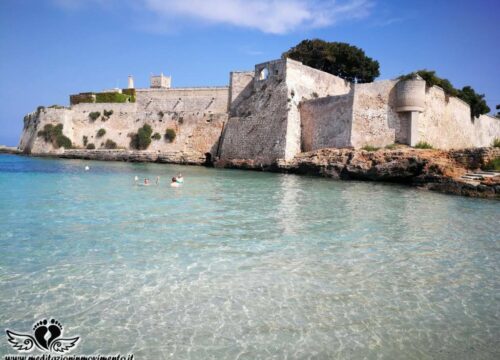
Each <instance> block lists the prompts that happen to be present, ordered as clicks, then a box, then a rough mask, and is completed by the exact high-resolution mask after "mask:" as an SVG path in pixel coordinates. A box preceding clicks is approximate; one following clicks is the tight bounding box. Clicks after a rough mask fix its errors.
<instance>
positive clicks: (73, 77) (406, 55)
mask: <svg viewBox="0 0 500 360" xmlns="http://www.w3.org/2000/svg"><path fill="white" fill-rule="evenodd" d="M499 13H500V1H498V0H476V1H470V0H469V1H467V0H453V1H451V0H418V1H415V0H412V1H408V0H386V1H382V0H338V1H331V0H180V1H173V0H0V79H1V83H0V84H1V85H0V144H7V145H17V143H18V140H19V135H20V132H21V129H22V119H23V116H24V114H25V113H28V112H30V111H33V110H34V109H35V108H36V107H37V106H38V105H45V106H48V105H52V104H61V105H67V104H68V95H69V94H71V93H76V92H82V91H99V90H102V89H105V88H110V87H116V86H120V87H126V84H127V76H128V75H129V74H132V75H134V78H135V85H136V87H147V86H148V82H149V75H150V74H151V73H159V72H164V73H165V74H168V75H172V77H173V80H172V82H173V86H176V87H180V86H194V85H226V84H227V82H228V74H229V71H231V70H250V69H253V65H254V64H256V63H260V62H264V61H266V60H271V59H275V58H279V57H280V55H281V53H282V52H283V51H285V50H287V49H288V48H290V47H291V46H293V45H295V44H297V43H298V42H299V41H301V40H302V39H306V38H309V39H310V38H322V39H324V40H328V41H342V42H348V43H350V44H353V45H356V46H358V47H361V48H362V49H364V50H365V52H366V54H367V55H368V56H370V57H372V58H374V59H376V60H378V61H379V62H380V65H381V76H380V78H379V79H385V78H393V77H396V76H398V75H401V74H403V73H407V72H410V71H413V70H416V69H421V68H428V69H434V70H436V71H437V73H438V74H439V75H440V76H442V77H446V78H448V79H450V80H451V81H452V83H453V84H454V85H455V86H457V87H462V86H464V85H471V86H472V87H474V88H475V89H476V90H477V91H479V92H480V93H485V94H486V96H487V101H488V104H489V105H490V107H491V108H493V107H494V106H495V105H496V104H498V103H500V81H499V80H500V43H499V41H498V40H499V39H500V27H499V26H498V14H499Z"/></svg>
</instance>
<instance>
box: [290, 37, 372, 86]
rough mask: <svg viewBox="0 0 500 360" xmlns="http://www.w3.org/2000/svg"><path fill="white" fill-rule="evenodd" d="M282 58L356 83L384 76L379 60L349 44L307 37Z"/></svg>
mask: <svg viewBox="0 0 500 360" xmlns="http://www.w3.org/2000/svg"><path fill="white" fill-rule="evenodd" d="M282 57H284V58H290V59H293V60H298V61H300V62H302V63H303V64H304V65H307V66H311V67H313V68H315V69H318V70H322V71H325V72H327V73H330V74H333V75H336V76H339V77H341V78H343V79H345V80H347V81H349V82H352V83H368V82H372V81H373V80H374V79H375V78H377V77H378V76H379V75H380V71H379V63H378V61H376V60H373V59H372V58H370V57H368V56H366V55H365V52H364V51H363V50H362V49H360V48H358V47H356V46H352V45H349V44H347V43H341V42H327V41H324V40H321V39H313V40H303V41H301V42H300V43H299V44H297V45H296V46H294V47H292V48H291V49H290V50H288V51H287V52H285V53H283V55H282Z"/></svg>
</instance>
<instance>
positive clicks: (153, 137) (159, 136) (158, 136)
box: [151, 133, 161, 140]
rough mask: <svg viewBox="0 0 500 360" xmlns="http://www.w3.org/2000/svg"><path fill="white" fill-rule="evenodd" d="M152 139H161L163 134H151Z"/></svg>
mask: <svg viewBox="0 0 500 360" xmlns="http://www.w3.org/2000/svg"><path fill="white" fill-rule="evenodd" d="M151 139H154V140H160V139H161V135H160V133H154V135H153V136H151Z"/></svg>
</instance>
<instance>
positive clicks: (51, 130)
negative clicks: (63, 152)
mask: <svg viewBox="0 0 500 360" xmlns="http://www.w3.org/2000/svg"><path fill="white" fill-rule="evenodd" d="M62 130H63V125H62V124H57V125H56V126H54V125H52V124H46V125H45V126H44V127H43V130H40V131H38V133H37V135H38V136H40V137H43V139H44V140H45V142H50V143H52V146H54V147H55V148H56V149H59V148H60V147H64V148H65V149H71V147H72V144H71V140H70V139H69V138H68V137H66V136H64V135H63V133H62Z"/></svg>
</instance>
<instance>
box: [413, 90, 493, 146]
mask: <svg viewBox="0 0 500 360" xmlns="http://www.w3.org/2000/svg"><path fill="white" fill-rule="evenodd" d="M417 129H418V135H417V136H418V140H419V141H426V142H428V143H429V144H431V145H432V146H433V147H435V148H440V149H460V148H466V147H483V146H491V144H492V142H493V139H494V138H498V137H500V120H499V119H496V118H494V117H491V116H488V115H481V116H480V117H479V118H475V119H471V116H470V108H469V105H468V104H466V103H465V102H463V101H462V100H460V99H458V98H455V97H447V96H446V94H445V93H444V91H443V90H442V89H441V88H439V87H437V86H434V87H432V88H430V89H428V90H427V93H426V98H425V109H424V112H423V113H422V114H420V115H419V116H418V120H417Z"/></svg>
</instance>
